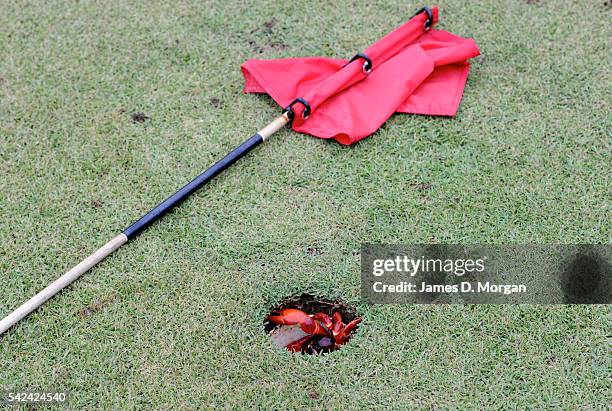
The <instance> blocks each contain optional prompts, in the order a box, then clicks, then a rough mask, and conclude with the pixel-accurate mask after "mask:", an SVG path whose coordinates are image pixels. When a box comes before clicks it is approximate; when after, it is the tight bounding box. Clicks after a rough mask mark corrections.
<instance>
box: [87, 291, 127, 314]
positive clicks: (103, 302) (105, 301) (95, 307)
mask: <svg viewBox="0 0 612 411" xmlns="http://www.w3.org/2000/svg"><path fill="white" fill-rule="evenodd" d="M118 299H119V297H118V296H117V294H113V295H111V296H109V297H106V298H102V299H100V300H97V301H95V302H94V303H93V304H91V305H88V306H87V307H85V308H83V309H82V310H80V311H79V316H80V317H83V318H87V317H90V316H92V315H93V314H95V313H96V312H98V311H100V310H102V309H103V308H104V307H107V306H109V305H111V304H112V303H114V302H115V301H117V300H118Z"/></svg>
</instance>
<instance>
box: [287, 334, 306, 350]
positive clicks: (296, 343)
mask: <svg viewBox="0 0 612 411" xmlns="http://www.w3.org/2000/svg"><path fill="white" fill-rule="evenodd" d="M311 338H312V335H307V336H305V337H302V338H300V339H299V340H297V341H294V342H292V343H289V344H287V345H286V346H285V348H286V349H288V350H289V351H291V352H299V351H302V348H303V347H304V345H305V344H306V343H307V342H308V341H310V339H311Z"/></svg>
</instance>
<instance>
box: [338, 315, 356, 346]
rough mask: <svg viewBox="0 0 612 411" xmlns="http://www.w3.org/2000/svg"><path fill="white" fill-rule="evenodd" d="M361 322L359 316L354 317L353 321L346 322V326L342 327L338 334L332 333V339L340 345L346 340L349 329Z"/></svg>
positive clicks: (351, 329)
mask: <svg viewBox="0 0 612 411" xmlns="http://www.w3.org/2000/svg"><path fill="white" fill-rule="evenodd" d="M360 322H361V318H355V319H354V320H353V321H351V322H350V323H348V324H347V325H346V327H344V328H342V330H340V332H339V333H338V334H334V340H335V341H336V345H342V344H344V343H345V342H347V341H348V339H349V337H350V335H351V331H353V330H354V329H355V327H357V324H359V323H360Z"/></svg>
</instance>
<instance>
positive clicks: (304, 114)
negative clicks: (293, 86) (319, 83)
mask: <svg viewBox="0 0 612 411" xmlns="http://www.w3.org/2000/svg"><path fill="white" fill-rule="evenodd" d="M295 103H301V104H302V105H303V106H304V111H303V112H302V118H303V119H304V120H306V119H307V118H308V117H309V116H310V104H308V102H307V101H306V100H304V99H303V98H301V97H298V98H296V99H295V100H293V101H292V102H291V103H289V105H288V106H287V107H285V109H284V110H283V113H287V114H288V115H289V118H290V119H291V120H293V117H295V112H294V111H293V105H294V104H295Z"/></svg>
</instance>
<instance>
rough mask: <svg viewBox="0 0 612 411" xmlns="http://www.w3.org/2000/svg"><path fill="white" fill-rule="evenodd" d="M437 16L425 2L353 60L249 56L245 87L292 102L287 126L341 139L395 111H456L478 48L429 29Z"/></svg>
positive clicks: (367, 130) (370, 128)
mask: <svg viewBox="0 0 612 411" xmlns="http://www.w3.org/2000/svg"><path fill="white" fill-rule="evenodd" d="M437 21H438V9H437V8H435V7H434V8H432V9H429V8H423V9H422V10H421V11H420V12H419V13H417V14H416V15H415V16H414V17H413V18H412V19H410V20H409V21H408V22H406V23H405V24H404V25H402V26H401V27H399V28H397V29H396V30H395V31H393V32H391V33H389V34H388V35H387V36H385V37H383V38H382V39H381V40H379V41H378V42H376V43H374V44H373V45H372V46H370V47H369V48H367V49H366V50H365V51H364V52H363V53H359V54H357V55H356V56H355V57H354V58H353V59H351V60H344V59H335V58H328V57H302V58H284V59H276V60H258V59H251V60H247V61H246V62H245V63H244V64H243V65H242V73H243V75H244V79H245V86H244V92H245V93H265V94H268V95H270V97H272V99H274V101H276V102H277V103H278V104H279V105H281V106H282V107H286V106H288V105H290V104H291V105H292V108H294V119H293V122H292V127H293V130H295V131H298V132H301V133H306V134H310V135H312V136H315V137H319V138H325V139H328V138H333V139H335V140H337V141H338V142H339V143H341V144H345V145H350V144H353V143H355V142H357V141H359V140H361V139H363V138H365V137H367V136H369V135H370V134H372V133H374V132H375V131H376V130H378V128H379V127H380V126H381V125H382V124H383V123H384V122H385V121H386V120H387V119H388V118H389V117H390V116H391V115H392V114H393V113H395V112H399V113H413V114H425V115H437V116H454V115H455V114H456V113H457V109H458V108H459V103H460V101H461V97H462V95H463V89H464V87H465V83H466V81H467V75H468V72H469V67H470V66H469V63H468V60H469V59H470V58H472V57H476V56H478V55H479V54H480V51H479V50H478V47H477V46H476V43H475V42H474V40H472V39H464V38H461V37H459V36H456V35H454V34H451V33H449V32H446V31H443V30H435V29H433V25H434V24H435V23H436V22H437ZM296 96H300V98H299V99H295V97H296ZM296 100H299V101H296Z"/></svg>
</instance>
